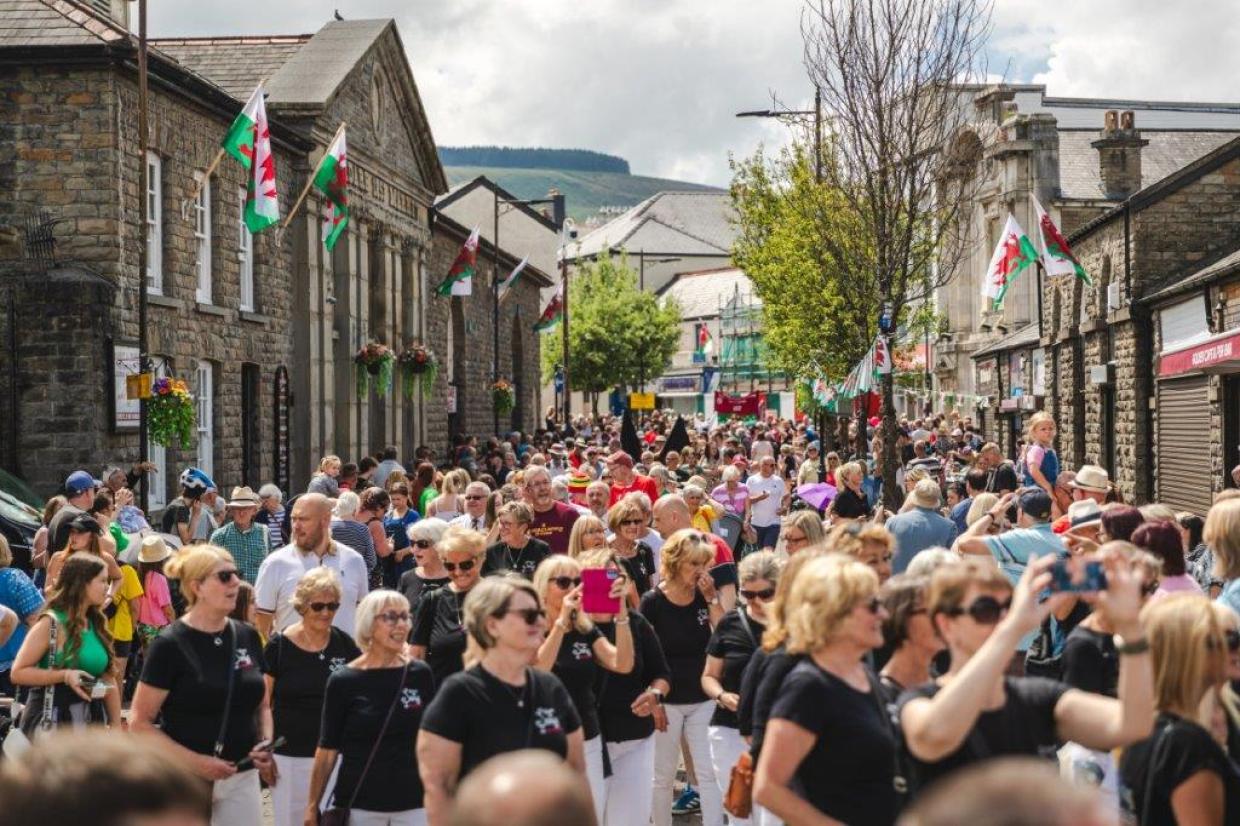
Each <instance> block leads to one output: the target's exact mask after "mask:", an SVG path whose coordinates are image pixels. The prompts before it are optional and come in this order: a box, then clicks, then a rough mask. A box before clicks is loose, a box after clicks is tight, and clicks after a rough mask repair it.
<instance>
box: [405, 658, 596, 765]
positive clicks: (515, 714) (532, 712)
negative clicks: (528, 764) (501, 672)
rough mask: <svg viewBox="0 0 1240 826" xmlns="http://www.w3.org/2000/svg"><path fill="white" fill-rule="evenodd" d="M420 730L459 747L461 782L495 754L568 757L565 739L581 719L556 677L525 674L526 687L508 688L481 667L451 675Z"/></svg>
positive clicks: (540, 673) (477, 666)
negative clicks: (543, 751) (523, 751)
mask: <svg viewBox="0 0 1240 826" xmlns="http://www.w3.org/2000/svg"><path fill="white" fill-rule="evenodd" d="M422 728H424V729H425V730H426V731H429V732H430V733H432V734H437V735H439V736H440V737H443V738H445V739H447V740H451V741H452V742H454V743H460V744H461V775H460V776H461V777H465V775H467V774H469V773H470V772H471V771H473V770H474V769H475V768H476V767H477V766H478V765H479V764H480V763H482V762H484V761H485V760H487V759H488V758H491V757H494V756H495V755H497V754H504V753H506V752H510V751H518V750H519V749H546V750H547V751H550V752H554V753H555V754H558V755H559V756H561V757H565V756H567V755H568V735H570V734H572V733H573V732H574V731H577V730H578V729H580V728H581V718H580V717H578V716H577V709H576V707H575V706H574V705H573V701H572V698H570V697H569V696H568V690H567V689H565V688H564V684H563V683H561V682H560V678H559V677H557V676H555V675H554V674H551V673H549V672H546V671H538V670H536V669H533V668H527V669H525V685H523V686H520V687H517V686H514V685H509V684H508V683H506V682H504V681H502V680H500V679H499V678H498V677H496V676H495V675H493V674H491V673H490V672H489V671H487V670H486V669H485V668H483V667H482V666H481V665H476V666H474V667H473V668H470V669H467V670H465V671H462V672H460V673H459V674H453V675H452V676H451V677H449V678H448V680H447V682H445V683H444V684H443V685H442V686H441V687H440V689H439V692H438V694H436V695H435V701H434V702H433V703H431V705H430V708H428V709H427V710H426V716H425V717H423V719H422Z"/></svg>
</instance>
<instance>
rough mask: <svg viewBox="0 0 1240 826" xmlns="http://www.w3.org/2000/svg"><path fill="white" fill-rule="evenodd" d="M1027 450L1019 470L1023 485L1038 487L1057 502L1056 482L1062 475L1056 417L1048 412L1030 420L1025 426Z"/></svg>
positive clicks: (1023, 454) (1023, 453)
mask: <svg viewBox="0 0 1240 826" xmlns="http://www.w3.org/2000/svg"><path fill="white" fill-rule="evenodd" d="M1025 440H1026V444H1025V448H1024V450H1023V451H1022V452H1021V456H1020V462H1019V463H1018V469H1019V470H1020V472H1021V484H1023V485H1025V486H1026V487H1028V486H1030V485H1037V486H1038V487H1040V488H1041V489H1042V490H1044V491H1046V495H1047V496H1049V497H1050V498H1051V501H1052V502H1054V501H1055V479H1056V478H1057V477H1058V476H1059V456H1058V454H1056V453H1055V418H1054V417H1053V416H1051V414H1050V413H1047V412H1046V411H1045V410H1039V411H1038V412H1037V413H1034V414H1033V415H1032V416H1030V417H1029V422H1028V423H1027V424H1026V425H1025Z"/></svg>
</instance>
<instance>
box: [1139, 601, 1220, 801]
mask: <svg viewBox="0 0 1240 826" xmlns="http://www.w3.org/2000/svg"><path fill="white" fill-rule="evenodd" d="M1141 618H1142V621H1143V622H1144V624H1145V629H1146V633H1147V634H1148V635H1149V644H1150V647H1151V649H1152V651H1153V660H1154V674H1155V677H1154V682H1155V685H1156V686H1157V689H1156V697H1155V703H1156V706H1157V710H1158V717H1157V720H1156V722H1155V723H1154V731H1153V733H1152V734H1151V735H1150V736H1149V738H1147V739H1145V740H1142V741H1141V742H1139V743H1136V744H1134V745H1132V746H1130V747H1128V748H1127V749H1125V750H1124V754H1123V756H1122V757H1121V758H1120V783H1121V794H1120V800H1121V801H1122V803H1123V805H1124V809H1125V810H1126V812H1127V813H1128V814H1129V815H1131V816H1133V817H1135V818H1138V819H1139V822H1140V823H1141V826H1175V824H1191V826H1223V824H1226V823H1235V822H1236V820H1237V818H1240V775H1238V774H1237V769H1236V766H1235V764H1234V763H1232V762H1231V761H1230V760H1229V759H1228V757H1227V755H1226V753H1225V752H1224V751H1223V749H1222V748H1221V747H1220V746H1219V744H1218V743H1217V742H1216V741H1215V740H1214V738H1213V737H1211V735H1210V732H1209V730H1208V728H1207V727H1206V726H1205V725H1203V722H1205V721H1203V719H1202V709H1203V706H1205V705H1208V704H1203V702H1202V701H1203V700H1205V699H1206V695H1207V694H1209V693H1210V692H1213V691H1217V690H1219V688H1220V687H1221V686H1222V684H1223V682H1224V681H1225V680H1226V678H1227V656H1228V635H1227V633H1226V628H1225V627H1224V626H1223V624H1222V622H1221V621H1220V617H1219V614H1217V613H1216V612H1214V611H1212V610H1211V606H1210V603H1209V602H1208V601H1207V600H1206V598H1205V597H1204V596H1200V595H1195V594H1176V595H1173V596H1169V597H1166V598H1164V599H1158V600H1152V601H1151V602H1150V604H1149V605H1148V606H1146V608H1145V610H1144V611H1142V613H1141ZM1233 633H1234V632H1233ZM1233 639H1236V638H1234V637H1233ZM1236 643H1237V645H1240V639H1236Z"/></svg>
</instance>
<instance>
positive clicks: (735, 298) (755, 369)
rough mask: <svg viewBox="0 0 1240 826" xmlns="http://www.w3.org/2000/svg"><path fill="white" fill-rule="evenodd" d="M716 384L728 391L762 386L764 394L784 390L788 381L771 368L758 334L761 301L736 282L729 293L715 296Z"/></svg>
mask: <svg viewBox="0 0 1240 826" xmlns="http://www.w3.org/2000/svg"><path fill="white" fill-rule="evenodd" d="M719 347H720V350H719V373H720V375H719V386H720V389H721V390H723V391H725V392H729V393H735V392H746V391H752V390H758V389H763V390H766V392H767V393H768V394H771V393H773V392H775V391H776V390H788V389H790V388H791V383H790V382H789V380H788V377H787V376H786V375H785V374H784V373H782V372H779V371H772V370H771V369H770V367H769V360H768V358H767V345H766V339H765V338H764V337H763V335H762V303H761V302H760V301H757V300H756V299H755V298H754V294H753V292H752V291H747V292H744V293H742V292H741V289H740V285H739V284H738V285H736V286H735V287H734V288H733V291H732V294H731V295H721V296H720V297H719Z"/></svg>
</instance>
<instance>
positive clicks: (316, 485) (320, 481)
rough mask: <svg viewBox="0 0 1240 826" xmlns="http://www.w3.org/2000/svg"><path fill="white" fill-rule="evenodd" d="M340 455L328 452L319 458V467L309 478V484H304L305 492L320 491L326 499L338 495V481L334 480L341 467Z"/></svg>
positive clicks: (338, 475) (337, 476)
mask: <svg viewBox="0 0 1240 826" xmlns="http://www.w3.org/2000/svg"><path fill="white" fill-rule="evenodd" d="M343 466H344V465H343V463H342V462H341V461H340V457H339V456H336V455H335V454H329V455H327V456H324V457H323V458H322V459H320V460H319V469H318V471H317V472H316V473H315V474H314V477H313V478H312V479H311V480H310V484H309V485H307V486H306V493H321V494H323V495H324V496H326V497H327V498H328V499H335V498H336V497H337V496H339V495H340V483H339V482H337V481H336V480H337V479H338V478H339V477H340V469H341V468H342V467H343Z"/></svg>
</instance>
